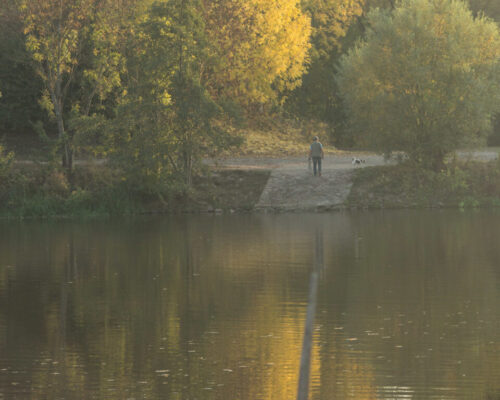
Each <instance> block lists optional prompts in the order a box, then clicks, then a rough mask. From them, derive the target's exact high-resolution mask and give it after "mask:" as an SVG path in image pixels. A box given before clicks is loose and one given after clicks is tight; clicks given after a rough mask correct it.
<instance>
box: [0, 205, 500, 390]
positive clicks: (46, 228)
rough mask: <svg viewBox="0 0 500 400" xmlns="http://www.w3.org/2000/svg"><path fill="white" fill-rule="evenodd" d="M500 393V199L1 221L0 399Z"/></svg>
mask: <svg viewBox="0 0 500 400" xmlns="http://www.w3.org/2000/svg"><path fill="white" fill-rule="evenodd" d="M318 229H320V230H321V232H322V234H323V240H324V254H323V261H324V262H323V263H324V268H323V269H322V270H321V275H320V286H319V289H318V306H317V312H316V324H315V334H314V344H313V349H312V365H311V385H310V389H311V398H312V399H316V400H317V399H325V400H326V399H328V400H329V399H494V400H497V399H499V398H500V318H499V314H500V313H499V310H500V283H499V282H500V247H499V246H498V244H499V243H498V238H499V236H500V235H499V234H500V214H499V213H497V212H471V213H459V212H452V211H446V212H439V211H405V212H403V211H401V212H366V213H345V214H344V213H335V214H303V215H253V216H217V217H209V216H206V217H205V216H184V217H164V218H142V219H133V220H130V221H112V220H111V221H110V220H106V221H99V222H95V221H94V222H64V221H56V222H54V221H52V222H40V221H29V222H12V221H9V222H6V221H4V222H2V223H1V224H0V399H26V398H32V399H116V400H123V399H174V400H175V399H228V400H229V399H241V400H247V399H248V400H256V399H273V400H276V399H293V398H295V395H296V390H297V379H298V367H299V359H300V353H301V344H302V334H303V324H304V319H305V312H306V306H307V296H308V282H309V276H310V272H311V266H312V263H313V261H314V249H315V243H314V241H315V232H316V231H317V230H318Z"/></svg>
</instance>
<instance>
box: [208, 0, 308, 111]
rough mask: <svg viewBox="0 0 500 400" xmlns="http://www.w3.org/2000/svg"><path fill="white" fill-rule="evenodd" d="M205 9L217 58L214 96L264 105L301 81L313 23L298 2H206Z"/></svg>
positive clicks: (286, 0) (212, 88) (279, 0)
mask: <svg viewBox="0 0 500 400" xmlns="http://www.w3.org/2000/svg"><path fill="white" fill-rule="evenodd" d="M205 12H206V23H207V25H206V27H207V34H208V37H209V39H210V41H211V42H212V43H213V44H214V48H215V50H214V52H215V54H214V57H216V59H217V63H216V64H215V65H216V66H215V67H214V71H212V73H211V74H210V78H209V86H210V88H211V90H212V92H213V93H214V94H215V95H216V96H217V97H231V98H233V99H236V100H237V101H238V102H240V103H241V104H244V105H248V104H252V103H265V102H268V101H271V100H274V99H276V97H277V94H278V93H279V92H280V91H282V90H285V89H293V88H294V87H296V86H297V85H299V84H300V82H301V77H302V75H303V73H304V72H305V68H306V65H307V62H308V51H309V48H310V42H309V39H310V35H311V24H310V18H309V17H308V16H307V15H306V14H304V13H303V12H302V10H301V8H300V4H299V2H298V1H297V0H276V1H269V0H222V1H218V2H213V1H207V2H206V4H205Z"/></svg>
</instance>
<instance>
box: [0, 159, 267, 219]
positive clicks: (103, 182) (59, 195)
mask: <svg viewBox="0 0 500 400" xmlns="http://www.w3.org/2000/svg"><path fill="white" fill-rule="evenodd" d="M268 177H269V171H262V170H252V171H241V170H213V171H209V172H208V171H207V172H206V173H204V174H203V175H199V176H197V177H195V179H194V182H193V185H192V187H191V188H189V189H187V188H182V187H178V188H172V189H171V190H169V191H167V192H166V193H164V194H163V195H157V194H151V193H145V192H141V191H139V190H136V189H134V188H133V187H130V185H128V184H127V182H126V181H124V180H123V179H122V177H121V176H120V174H119V172H118V171H116V170H113V169H111V168H109V167H107V166H106V165H88V166H78V167H76V168H75V171H74V174H73V177H72V179H71V183H70V182H69V181H68V179H67V178H66V176H65V174H64V173H63V172H62V171H60V170H58V169H57V168H54V167H51V166H49V165H44V164H31V163H30V164H21V165H16V166H15V167H13V168H11V169H10V170H9V172H8V173H4V174H3V176H2V177H0V217H14V218H27V217H53V216H62V217H64V216H67V217H80V216H83V217H92V216H108V215H132V214H143V213H173V212H229V211H248V210H250V209H252V208H253V206H254V204H255V203H256V202H257V201H258V199H259V196H260V193H261V192H262V189H263V187H264V185H265V183H266V182H267V179H268Z"/></svg>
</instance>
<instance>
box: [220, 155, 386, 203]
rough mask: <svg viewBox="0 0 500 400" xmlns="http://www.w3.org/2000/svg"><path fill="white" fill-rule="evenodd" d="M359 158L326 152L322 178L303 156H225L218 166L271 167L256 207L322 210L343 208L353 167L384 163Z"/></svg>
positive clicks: (372, 159)
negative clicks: (360, 161)
mask: <svg viewBox="0 0 500 400" xmlns="http://www.w3.org/2000/svg"><path fill="white" fill-rule="evenodd" d="M361 158H363V159H364V160H365V163H363V164H361V165H353V164H352V156H351V155H326V156H325V159H324V160H323V173H322V176H321V177H314V176H312V175H313V174H312V170H310V169H309V168H308V162H307V158H306V157H291V158H286V159H275V158H250V157H247V158H238V159H226V160H224V161H222V162H221V163H220V166H223V167H227V168H242V169H255V168H263V169H271V170H272V172H271V175H270V177H269V180H268V182H267V184H266V186H265V188H264V190H263V192H262V194H261V196H260V199H259V201H258V203H257V205H256V207H255V208H256V209H257V210H261V211H268V210H269V211H313V210H314V211H320V210H321V211H324V210H331V209H335V208H339V207H342V205H343V204H344V202H345V200H346V199H347V196H348V195H349V191H350V190H351V186H352V174H353V171H354V170H355V169H356V168H363V167H367V166H374V165H383V164H384V159H383V158H382V157H380V156H376V155H367V156H362V157H361ZM311 168H312V167H311Z"/></svg>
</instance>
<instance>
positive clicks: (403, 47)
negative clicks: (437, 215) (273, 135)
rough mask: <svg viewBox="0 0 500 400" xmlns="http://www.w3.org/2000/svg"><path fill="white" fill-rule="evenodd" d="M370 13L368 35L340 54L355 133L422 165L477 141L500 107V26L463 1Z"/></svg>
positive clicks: (433, 0) (408, 3)
mask: <svg viewBox="0 0 500 400" xmlns="http://www.w3.org/2000/svg"><path fill="white" fill-rule="evenodd" d="M398 4H399V5H398V6H397V7H396V8H395V9H394V10H393V11H392V12H388V11H381V10H379V9H375V10H373V11H371V12H370V13H369V23H368V26H369V29H368V31H367V34H366V40H365V41H363V42H360V43H359V44H358V45H357V46H356V47H355V48H354V49H352V50H351V51H350V52H349V53H348V54H347V55H346V56H344V57H343V58H342V61H341V64H340V68H339V74H338V83H339V87H340V91H341V93H342V96H343V98H344V100H345V104H346V110H347V112H348V115H349V119H350V121H351V125H352V126H351V127H352V130H353V132H354V134H355V135H356V136H357V139H358V141H359V142H361V143H365V144H366V145H369V146H370V147H372V148H374V149H376V150H378V151H381V152H384V153H386V154H390V153H391V152H393V151H404V152H405V153H406V155H407V156H408V157H409V158H410V159H411V160H413V161H414V162H416V163H420V164H421V166H422V167H425V168H429V167H430V168H434V169H435V170H436V171H438V170H440V169H441V168H443V165H444V160H445V158H446V155H447V153H449V152H451V151H454V150H456V149H458V148H460V147H464V146H469V145H471V144H476V143H475V142H477V143H482V142H483V141H484V140H485V139H486V136H487V134H488V133H489V132H490V131H491V117H492V115H494V114H495V112H497V111H499V107H500V62H499V60H500V33H499V30H498V26H497V24H495V22H494V21H491V20H489V19H487V18H485V17H482V16H479V17H477V18H474V17H473V15H472V13H471V12H470V11H469V10H468V8H467V5H466V3H464V2H462V1H453V0H403V1H401V2H399V3H398Z"/></svg>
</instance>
